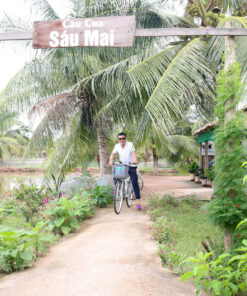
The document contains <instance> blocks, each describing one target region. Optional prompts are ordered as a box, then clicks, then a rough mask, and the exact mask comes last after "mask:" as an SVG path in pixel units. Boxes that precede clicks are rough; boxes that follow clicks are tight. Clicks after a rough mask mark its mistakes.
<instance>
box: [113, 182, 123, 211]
mask: <svg viewBox="0 0 247 296" xmlns="http://www.w3.org/2000/svg"><path fill="white" fill-rule="evenodd" d="M122 204H123V184H122V182H121V181H117V183H116V190H115V196H114V210H115V213H116V214H117V215H118V214H120V212H121V208H122Z"/></svg>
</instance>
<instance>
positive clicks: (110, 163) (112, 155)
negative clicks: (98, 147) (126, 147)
mask: <svg viewBox="0 0 247 296" xmlns="http://www.w3.org/2000/svg"><path fill="white" fill-rule="evenodd" d="M114 157H115V153H113V152H112V154H111V155H110V159H109V165H110V166H112V163H113V160H114Z"/></svg>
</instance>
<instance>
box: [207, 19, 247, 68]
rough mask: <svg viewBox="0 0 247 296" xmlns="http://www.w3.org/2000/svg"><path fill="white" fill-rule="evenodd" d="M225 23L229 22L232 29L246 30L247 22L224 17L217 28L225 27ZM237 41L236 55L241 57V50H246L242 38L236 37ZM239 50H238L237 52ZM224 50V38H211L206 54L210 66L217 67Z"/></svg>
mask: <svg viewBox="0 0 247 296" xmlns="http://www.w3.org/2000/svg"><path fill="white" fill-rule="evenodd" d="M226 22H231V23H232V26H233V27H234V28H247V20H246V18H243V17H236V16H231V17H226V18H224V19H222V20H221V21H220V22H219V23H218V25H217V28H224V27H225V25H226ZM236 40H237V46H236V50H237V55H241V54H242V52H243V48H246V46H245V43H244V42H243V41H244V37H238V38H236ZM239 49H240V50H239ZM224 50H225V37H222V36H214V37H212V38H211V40H210V41H209V43H208V52H207V56H208V58H209V59H210V60H211V61H212V64H214V65H219V63H220V61H221V59H222V55H223V53H224Z"/></svg>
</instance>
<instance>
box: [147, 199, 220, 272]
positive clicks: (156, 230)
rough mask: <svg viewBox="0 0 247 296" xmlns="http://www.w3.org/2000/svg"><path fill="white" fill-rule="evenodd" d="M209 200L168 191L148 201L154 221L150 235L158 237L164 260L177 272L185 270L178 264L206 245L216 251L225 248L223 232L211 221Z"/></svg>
mask: <svg viewBox="0 0 247 296" xmlns="http://www.w3.org/2000/svg"><path fill="white" fill-rule="evenodd" d="M206 203H207V202H205V201H198V200H196V199H195V198H194V197H193V196H192V197H188V198H184V199H181V200H178V199H175V198H174V197H172V196H169V195H166V196H163V197H162V198H159V197H154V198H151V199H150V200H149V201H148V214H149V215H150V217H151V219H152V220H153V221H154V224H153V226H152V228H151V229H150V230H151V235H152V236H153V238H154V239H156V240H157V241H158V244H159V253H160V256H161V259H162V263H163V264H164V265H165V266H166V267H169V268H170V269H172V270H173V271H174V272H176V273H184V272H185V271H186V270H185V269H183V268H182V269H181V266H180V265H179V263H181V262H182V261H183V260H184V259H185V258H187V257H190V256H195V255H196V253H198V252H199V251H202V252H207V251H206V249H205V246H206V248H208V249H209V250H210V251H214V252H215V253H216V254H218V253H220V252H221V251H222V250H223V232H222V230H221V229H220V228H219V227H216V226H215V225H212V224H211V223H210V222H209V221H208V218H207V213H206V211H205V209H204V206H205V204H206ZM164 219H165V220H164ZM202 242H204V246H203V244H202Z"/></svg>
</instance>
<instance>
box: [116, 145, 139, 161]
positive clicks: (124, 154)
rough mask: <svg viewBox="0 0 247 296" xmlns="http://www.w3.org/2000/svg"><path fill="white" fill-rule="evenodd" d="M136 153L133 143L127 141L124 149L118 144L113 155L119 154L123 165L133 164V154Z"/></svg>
mask: <svg viewBox="0 0 247 296" xmlns="http://www.w3.org/2000/svg"><path fill="white" fill-rule="evenodd" d="M134 151H135V147H134V145H133V143H132V142H128V141H126V143H125V146H124V147H123V148H122V146H121V144H120V143H118V144H116V145H115V146H114V149H113V151H112V153H114V154H116V153H118V155H119V159H120V161H121V162H123V163H129V162H133V160H134V157H133V154H132V153H133V152H134Z"/></svg>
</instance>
